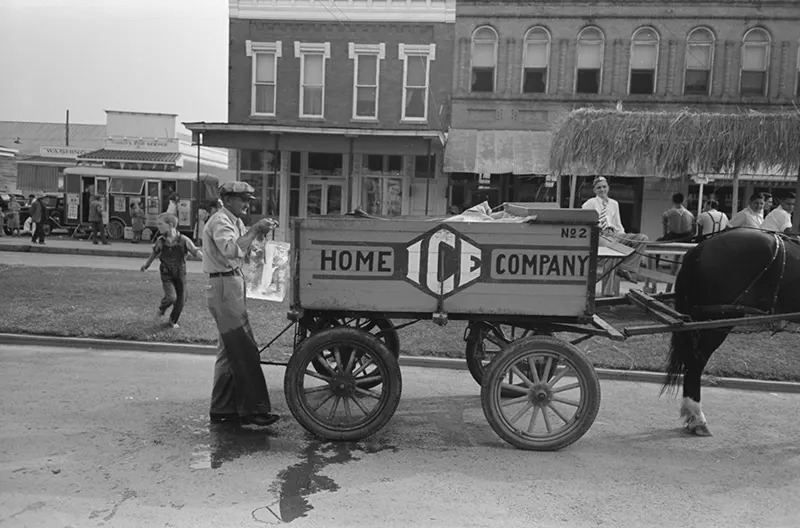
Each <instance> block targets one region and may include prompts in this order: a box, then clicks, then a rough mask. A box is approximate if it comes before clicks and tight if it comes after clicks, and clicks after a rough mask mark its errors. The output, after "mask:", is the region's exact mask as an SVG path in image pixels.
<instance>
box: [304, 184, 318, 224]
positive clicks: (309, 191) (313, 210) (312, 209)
mask: <svg viewBox="0 0 800 528" xmlns="http://www.w3.org/2000/svg"><path fill="white" fill-rule="evenodd" d="M306 198H307V205H306V214H308V215H309V216H311V215H320V214H322V185H320V184H318V183H309V184H308V187H307V188H306Z"/></svg>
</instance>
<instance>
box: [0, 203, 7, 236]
mask: <svg viewBox="0 0 800 528" xmlns="http://www.w3.org/2000/svg"><path fill="white" fill-rule="evenodd" d="M4 236H6V215H5V213H4V212H3V210H2V209H0V237H4Z"/></svg>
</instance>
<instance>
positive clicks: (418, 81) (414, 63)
mask: <svg viewBox="0 0 800 528" xmlns="http://www.w3.org/2000/svg"><path fill="white" fill-rule="evenodd" d="M406 62H407V64H408V66H407V68H408V73H407V76H406V86H425V85H426V84H427V83H426V82H425V80H426V77H427V75H425V70H426V69H427V68H426V65H427V57H423V56H421V55H409V56H408V59H407V61H406Z"/></svg>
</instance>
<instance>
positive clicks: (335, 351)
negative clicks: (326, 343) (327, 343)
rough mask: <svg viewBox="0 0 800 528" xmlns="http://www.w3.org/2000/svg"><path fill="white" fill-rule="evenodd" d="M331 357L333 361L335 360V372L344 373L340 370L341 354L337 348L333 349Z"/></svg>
mask: <svg viewBox="0 0 800 528" xmlns="http://www.w3.org/2000/svg"><path fill="white" fill-rule="evenodd" d="M351 354H352V353H351ZM333 357H334V359H336V372H339V373H343V372H344V371H343V370H342V353H341V351H340V350H339V347H336V348H334V349H333Z"/></svg>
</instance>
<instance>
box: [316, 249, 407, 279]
mask: <svg viewBox="0 0 800 528" xmlns="http://www.w3.org/2000/svg"><path fill="white" fill-rule="evenodd" d="M319 271H324V272H328V273H331V272H333V273H336V272H347V273H348V274H350V273H378V274H386V275H391V274H392V273H393V272H394V252H393V251H392V249H391V248H358V249H354V248H324V249H321V250H320V260H319Z"/></svg>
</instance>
